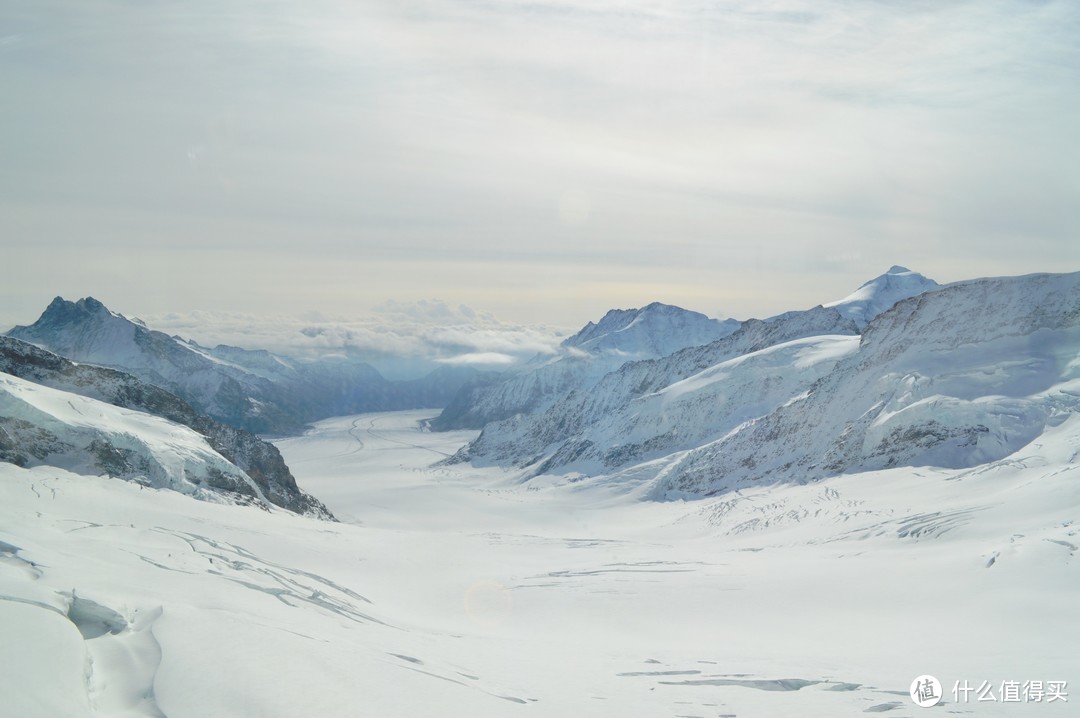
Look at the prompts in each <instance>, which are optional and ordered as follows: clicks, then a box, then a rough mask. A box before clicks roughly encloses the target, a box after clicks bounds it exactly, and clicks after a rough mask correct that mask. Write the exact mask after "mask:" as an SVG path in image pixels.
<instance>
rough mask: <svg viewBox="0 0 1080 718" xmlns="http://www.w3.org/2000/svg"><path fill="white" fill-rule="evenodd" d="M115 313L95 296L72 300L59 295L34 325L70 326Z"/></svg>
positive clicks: (41, 326) (39, 326)
mask: <svg viewBox="0 0 1080 718" xmlns="http://www.w3.org/2000/svg"><path fill="white" fill-rule="evenodd" d="M110 315H113V313H112V312H110V311H109V309H108V308H107V307H106V306H105V305H104V304H102V303H101V302H99V301H98V300H97V299H94V298H93V297H83V298H82V299H80V300H78V301H76V302H71V301H68V300H66V299H64V298H63V297H60V296H57V297H55V298H54V299H53V300H52V301H51V302H49V306H48V307H46V308H45V311H44V312H42V314H41V316H40V317H39V318H38V320H37V321H36V322H34V324H33V325H32V326H34V327H38V328H44V327H49V328H55V327H63V326H69V325H72V324H79V323H82V322H85V321H86V320H87V319H89V318H91V317H105V316H110Z"/></svg>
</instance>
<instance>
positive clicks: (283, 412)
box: [8, 297, 475, 434]
mask: <svg viewBox="0 0 1080 718" xmlns="http://www.w3.org/2000/svg"><path fill="white" fill-rule="evenodd" d="M8 335H9V336H11V337H14V338H17V339H21V340H23V341H26V342H30V343H32V344H35V345H38V346H41V347H43V348H46V349H49V350H50V351H53V352H55V353H57V354H59V355H61V356H64V357H66V358H68V359H72V360H75V361H79V362H86V363H91V364H99V365H102V366H107V367H112V368H115V369H120V370H122V371H125V372H128V373H130V374H133V375H135V376H136V377H138V378H139V379H142V380H143V381H145V382H147V383H149V384H153V385H154V386H158V387H161V388H163V389H165V390H167V391H169V392H170V393H173V394H176V395H177V396H179V397H180V398H182V399H184V400H185V401H187V402H188V403H189V404H191V405H192V406H193V407H195V408H196V409H197V410H199V411H200V412H203V413H205V414H208V415H209V416H211V417H213V418H214V419H217V420H218V421H221V422H224V423H226V424H228V425H230V426H234V427H237V428H241V429H245V430H247V431H251V432H255V433H266V434H288V433H296V432H299V431H300V430H302V429H303V427H304V426H305V425H306V424H308V423H309V422H311V421H315V420H318V419H322V418H325V417H328V416H337V415H341V414H350V413H354V412H358V411H373V410H386V409H407V408H420V407H431V406H443V405H445V404H446V402H447V401H449V399H450V397H451V396H453V395H454V393H456V391H457V390H458V388H459V387H461V386H462V385H463V384H465V383H466V382H467V381H468V380H469V379H470V378H472V377H473V376H474V375H475V371H473V370H471V369H468V368H454V369H451V368H447V369H444V370H439V371H436V372H434V373H433V374H432V375H431V376H430V377H425V378H422V379H418V380H413V381H407V382H391V381H387V380H386V379H384V378H383V377H382V375H380V374H379V372H378V371H376V370H375V368H374V367H372V366H370V365H368V364H365V363H363V362H360V361H356V360H353V359H350V358H348V357H344V356H338V357H326V358H324V359H320V360H317V361H299V360H295V359H291V358H288V357H283V356H279V355H275V354H271V353H270V352H266V351H261V350H246V349H239V348H236V347H229V346H219V347H215V348H214V349H208V348H205V347H201V346H199V345H198V344H196V343H195V342H192V341H186V340H183V339H181V338H179V337H170V336H168V335H166V334H164V333H162V332H158V331H153V330H151V329H149V328H147V327H146V326H144V325H143V324H142V323H141V322H139V321H137V320H130V319H128V318H126V317H124V316H123V315H121V314H117V313H116V312H112V311H110V310H109V309H108V308H106V307H105V305H103V304H102V303H101V302H99V301H97V300H96V299H94V298H92V297H87V298H85V299H80V300H78V301H77V302H69V301H65V300H64V299H62V298H60V297H57V298H56V299H54V300H53V301H52V303H51V304H50V305H49V306H48V308H47V309H46V310H45V312H44V313H43V314H42V315H41V317H40V318H39V319H38V320H37V321H36V322H35V323H34V324H32V325H30V326H20V327H15V328H14V329H12V330H11V331H10V332H8Z"/></svg>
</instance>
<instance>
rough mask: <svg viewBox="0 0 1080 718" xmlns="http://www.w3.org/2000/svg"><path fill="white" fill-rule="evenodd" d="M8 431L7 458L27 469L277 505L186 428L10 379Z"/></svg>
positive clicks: (1, 413)
mask: <svg viewBox="0 0 1080 718" xmlns="http://www.w3.org/2000/svg"><path fill="white" fill-rule="evenodd" d="M0 433H2V445H0V450H2V451H3V457H2V458H3V459H4V460H5V461H8V462H11V463H14V464H18V465H20V466H42V465H47V466H55V467H59V468H62V469H66V470H68V471H71V472H73V473H77V474H87V475H91V476H98V475H101V474H108V475H110V476H116V477H119V478H127V479H131V480H134V481H137V482H138V483H140V484H143V485H146V486H153V487H156V488H167V489H171V490H173V491H179V492H181V493H184V494H190V495H193V496H195V497H196V498H199V499H202V500H206V501H221V500H225V499H223V498H222V497H223V496H232V497H233V499H232V500H234V501H235V500H241V499H242V498H243V497H248V500H252V499H254V500H257V501H259V502H261V503H263V504H268V503H269V502H268V501H267V499H266V496H265V495H264V494H263V493H262V490H261V489H260V488H259V487H258V486H257V485H256V484H255V482H254V481H252V480H251V478H250V477H249V476H248V475H247V474H245V473H244V472H243V471H241V470H240V469H239V468H237V467H236V466H234V465H233V464H231V463H229V462H228V461H226V460H225V458H224V457H222V456H221V455H220V454H218V453H217V452H216V451H214V450H213V449H211V448H210V445H209V444H207V442H206V438H205V437H203V436H200V435H199V434H197V433H195V432H194V431H193V430H191V429H189V428H188V427H186V426H180V425H179V424H174V423H172V422H170V421H166V420H165V419H162V418H160V417H157V416H152V415H150V414H145V413H143V412H138V411H131V410H127V409H122V408H119V407H115V406H112V405H111V404H105V403H103V402H100V401H97V400H95V399H90V398H87V397H83V396H79V395H77V394H72V393H69V392H65V391H58V390H56V389H50V388H49V387H45V386H41V385H39V384H34V383H32V382H28V381H25V380H23V379H19V378H18V377H14V376H11V375H10V374H4V373H0Z"/></svg>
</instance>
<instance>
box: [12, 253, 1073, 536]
mask: <svg viewBox="0 0 1080 718" xmlns="http://www.w3.org/2000/svg"><path fill="white" fill-rule="evenodd" d="M1078 356H1080V273H1077V274H1063V275H1050V274H1040V275H1030V276H1025V277H1011V278H998V279H976V280H971V281H967V282H959V283H955V284H950V285H946V286H941V285H939V284H937V283H936V282H934V281H933V280H931V279H928V278H926V277H924V276H923V275H921V274H918V273H917V272H913V271H911V270H909V269H906V268H904V267H899V266H896V267H892V268H891V269H890V270H889V271H888V272H886V273H885V274H883V275H881V276H879V277H876V278H874V279H872V280H870V281H869V282H866V283H865V284H863V285H862V286H861V287H860V288H859V289H857V290H856V291H855V292H854V293H853V294H851V295H850V296H848V297H846V298H844V299H842V300H839V301H836V302H831V303H829V304H826V305H823V306H817V307H814V308H812V309H807V310H797V311H790V312H785V313H783V314H780V315H777V316H774V317H771V318H769V319H766V320H758V319H749V320H746V321H743V322H739V321H736V320H725V321H718V320H715V319H710V318H708V317H706V316H704V315H702V314H698V313H696V312H690V311H687V310H684V309H680V308H678V307H673V306H670V305H665V304H659V303H654V304H649V305H647V306H645V307H642V308H640V309H627V310H621V309H616V310H612V311H610V312H608V313H607V314H606V315H604V317H602V318H601V319H600V320H599V321H598V322H596V323H593V322H590V323H588V324H587V325H586V326H585V327H583V328H582V329H581V331H579V332H578V333H576V334H574V335H573V336H571V337H569V338H568V339H566V340H565V341H564V342H563V344H562V346H561V352H560V354H559V355H558V356H556V357H553V358H539V357H538V358H537V359H535V360H533V361H532V362H530V363H528V364H527V365H525V366H523V367H521V368H519V369H518V370H516V371H513V372H509V373H507V374H503V375H482V374H478V373H477V372H476V371H475V370H473V369H468V368H451V367H447V368H444V369H440V370H437V371H436V372H433V373H432V374H430V375H428V376H426V377H423V378H421V379H417V380H414V381H406V382H390V381H387V380H386V379H384V378H383V377H382V376H381V375H380V374H379V373H378V372H377V371H376V370H375V369H373V368H372V367H370V366H368V365H367V364H364V363H363V362H360V361H356V360H355V359H350V358H348V357H331V358H326V359H322V360H317V361H299V360H296V359H293V358H289V357H285V356H281V355H277V354H272V353H270V352H266V351H259V350H248V349H240V348H236V347H230V346H217V347H214V348H212V349H210V348H206V347H202V346H199V345H198V344H196V343H195V342H191V341H188V340H185V339H182V338H180V337H173V336H168V335H166V334H163V333H161V332H157V331H154V330H152V329H150V328H148V327H146V326H144V325H143V324H142V323H141V322H139V321H138V320H131V319H128V318H126V317H124V316H122V315H120V314H116V313H114V312H111V311H109V310H108V309H107V308H106V307H105V306H104V305H102V304H101V303H100V302H98V301H96V300H94V299H93V298H89V297H88V298H85V299H80V300H79V301H77V302H69V301H65V300H63V299H61V298H59V297H58V298H56V299H55V300H54V301H53V302H52V303H51V304H50V305H49V307H48V308H47V309H46V311H45V312H44V314H42V316H41V318H40V319H38V321H37V322H35V323H34V324H33V325H30V326H26V327H16V328H15V329H13V330H12V331H11V332H9V336H7V337H0V372H2V373H0V460H3V461H9V462H13V463H18V464H21V465H25V466H34V465H37V464H51V465H56V466H60V467H62V468H68V469H70V470H73V471H77V472H80V473H107V474H109V475H114V476H119V477H121V478H128V479H132V480H136V481H140V482H142V483H146V484H147V485H151V486H157V487H162V488H171V489H175V490H179V491H183V492H184V493H189V494H192V495H195V496H197V497H200V498H209V499H210V500H230V501H241V502H254V503H262V504H265V505H270V504H273V505H276V506H279V507H282V508H285V509H288V510H290V511H294V512H297V513H301V514H306V515H312V516H318V517H324V518H328V517H330V515H329V512H328V511H327V510H326V509H325V507H324V506H322V504H320V503H319V502H318V501H317V500H315V499H313V498H312V497H310V496H307V495H305V494H304V493H303V492H302V491H300V489H299V488H298V487H297V486H296V482H295V480H294V479H293V477H292V475H291V473H290V472H289V469H288V467H287V466H285V463H284V462H283V461H282V460H281V456H280V454H279V453H278V452H277V450H276V449H275V448H274V447H273V446H272V445H270V444H268V443H266V442H265V441H263V440H261V439H259V438H258V437H257V436H255V433H269V434H285V433H294V432H297V431H300V430H301V429H302V428H303V427H304V426H306V425H307V424H308V423H310V422H312V421H315V420H318V419H322V418H326V417H330V416H338V415H346V414H354V413H361V412H365V411H381V410H394V409H406V408H430V407H440V406H441V407H444V409H443V411H442V413H441V414H440V415H439V416H438V417H436V418H435V419H433V420H432V421H431V422H430V423H431V428H433V429H436V430H441V429H452V428H482V431H481V433H480V435H479V436H478V437H477V438H476V439H475V440H473V441H472V442H471V443H469V444H468V445H466V446H465V447H463V448H462V449H461V450H460V451H458V452H457V454H456V455H455V456H453V457H451V458H450V459H448V461H450V462H472V463H474V464H477V465H499V466H503V467H507V468H511V469H513V470H514V471H515V472H516V475H517V476H518V478H519V479H520V480H521V481H532V480H535V479H537V478H538V477H541V476H545V477H547V478H546V479H545V480H546V481H549V482H550V481H555V482H562V481H565V482H576V481H592V480H597V481H605V482H612V483H613V484H616V485H624V486H626V487H633V488H634V490H637V491H640V492H641V495H642V496H648V497H652V498H658V499H663V498H672V497H687V498H692V497H696V496H704V495H712V494H716V493H720V492H724V491H728V490H732V489H737V488H739V487H740V486H744V485H747V484H751V483H761V482H776V481H785V482H791V481H796V482H800V481H808V480H813V479H816V478H821V477H824V476H828V475H832V474H837V473H844V472H852V471H862V470H868V469H879V468H887V467H891V466H899V465H906V466H916V465H918V466H940V467H948V468H958V467H968V466H977V465H979V464H982V463H985V462H988V461H993V460H996V459H1000V458H1002V457H1005V456H1008V455H1009V454H1010V453H1012V452H1014V451H1016V450H1017V449H1019V448H1020V447H1022V446H1024V445H1026V444H1028V443H1029V442H1031V441H1033V440H1035V439H1036V438H1037V437H1038V436H1039V435H1040V434H1041V433H1042V432H1043V431H1044V430H1045V429H1046V428H1047V427H1049V426H1054V425H1056V424H1057V423H1060V422H1061V421H1063V420H1064V417H1066V416H1068V415H1070V414H1073V413H1076V412H1077V411H1080V398H1078V397H1080V360H1078V359H1077V357H1078Z"/></svg>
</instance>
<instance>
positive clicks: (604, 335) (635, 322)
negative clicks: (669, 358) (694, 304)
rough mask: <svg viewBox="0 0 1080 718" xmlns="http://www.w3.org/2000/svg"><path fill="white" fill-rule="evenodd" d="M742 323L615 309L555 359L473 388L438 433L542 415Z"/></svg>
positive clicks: (453, 405)
mask: <svg viewBox="0 0 1080 718" xmlns="http://www.w3.org/2000/svg"><path fill="white" fill-rule="evenodd" d="M739 326H740V323H739V322H738V321H736V320H734V319H727V320H724V321H720V320H717V319H710V318H709V317H707V316H705V315H704V314H700V313H698V312H692V311H689V310H686V309H681V308H680V307H675V306H671V305H670V304H661V303H659V302H654V303H652V304H649V305H647V306H645V307H642V308H641V309H612V310H611V311H609V312H608V313H607V314H605V315H604V316H603V317H602V318H601V319H600V321H599V322H597V323H595V324H594V323H593V322H589V323H588V324H586V325H585V326H584V327H583V328H582V329H581V331H579V332H578V333H576V334H574V335H573V336H572V337H569V338H567V339H565V340H564V341H563V342H562V344H561V349H562V351H561V352H560V354H558V355H557V356H555V357H553V358H544V359H538V360H536V361H534V362H532V363H530V364H527V365H525V366H524V367H522V368H521V369H520V370H519V371H517V372H515V373H513V374H511V375H510V376H509V377H505V378H502V377H495V378H492V379H489V380H488V381H485V382H471V383H469V384H467V385H466V386H465V387H464V388H463V389H462V390H461V391H459V392H458V394H457V395H456V396H454V397H453V399H452V400H451V401H450V402H449V404H448V405H447V407H446V408H445V409H444V410H443V412H442V414H440V415H439V416H438V417H437V418H435V419H434V420H433V421H432V422H431V428H432V429H435V430H436V431H444V430H449V429H479V428H482V427H483V426H484V425H486V424H488V423H490V422H493V421H499V420H501V419H506V418H509V417H512V416H515V415H517V414H522V413H533V412H537V411H542V410H543V409H545V408H547V407H548V406H550V405H551V404H552V403H553V402H555V401H556V400H558V399H559V398H560V397H561V396H563V395H564V394H566V393H567V392H569V391H573V390H582V389H585V388H587V387H588V386H590V385H591V384H592V383H593V382H596V381H598V380H599V379H600V378H601V377H603V376H604V375H605V374H607V373H608V372H610V371H613V370H615V369H618V368H619V367H620V366H622V365H623V364H625V363H626V362H628V361H637V360H642V359H652V358H655V357H661V356H666V355H668V354H671V353H672V352H674V351H678V350H679V349H682V348H684V347H689V346H697V345H699V344H707V343H709V342H711V341H715V340H717V339H719V338H721V337H724V336H727V335H728V334H731V333H732V332H734V331H735V330H736V329H738V328H739Z"/></svg>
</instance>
